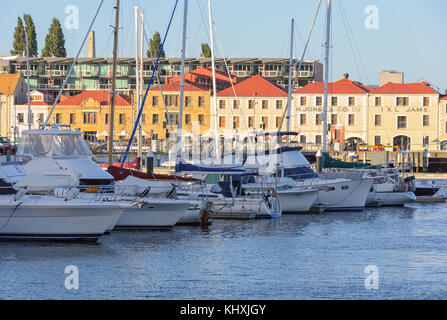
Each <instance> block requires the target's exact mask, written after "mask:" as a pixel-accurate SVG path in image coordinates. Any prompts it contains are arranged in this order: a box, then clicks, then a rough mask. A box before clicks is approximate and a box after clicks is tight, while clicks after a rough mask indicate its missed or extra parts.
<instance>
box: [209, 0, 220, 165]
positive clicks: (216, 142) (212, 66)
mask: <svg viewBox="0 0 447 320" xmlns="http://www.w3.org/2000/svg"><path fill="white" fill-rule="evenodd" d="M208 20H209V25H210V46H211V68H212V73H213V103H214V108H213V113H214V117H213V121H214V130H215V131H214V148H215V149H214V150H215V153H216V154H215V156H216V159H217V158H219V156H218V154H219V150H218V147H219V143H218V139H219V133H218V131H217V95H216V93H217V92H216V66H215V63H214V37H213V17H212V14H211V0H208Z"/></svg>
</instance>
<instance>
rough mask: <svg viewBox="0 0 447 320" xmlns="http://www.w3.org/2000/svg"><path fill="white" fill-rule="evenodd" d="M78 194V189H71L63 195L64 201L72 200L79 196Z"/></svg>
mask: <svg viewBox="0 0 447 320" xmlns="http://www.w3.org/2000/svg"><path fill="white" fill-rule="evenodd" d="M79 192H80V191H79V189H78V188H71V189H70V190H69V191H68V192H67V194H66V195H65V201H69V200H73V199H74V198H76V197H77V196H78V195H79Z"/></svg>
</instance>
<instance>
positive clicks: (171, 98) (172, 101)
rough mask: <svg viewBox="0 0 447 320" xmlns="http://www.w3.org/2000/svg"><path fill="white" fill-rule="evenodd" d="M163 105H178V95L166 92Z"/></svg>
mask: <svg viewBox="0 0 447 320" xmlns="http://www.w3.org/2000/svg"><path fill="white" fill-rule="evenodd" d="M165 105H166V106H167V107H175V106H177V105H178V95H174V94H166V95H165Z"/></svg>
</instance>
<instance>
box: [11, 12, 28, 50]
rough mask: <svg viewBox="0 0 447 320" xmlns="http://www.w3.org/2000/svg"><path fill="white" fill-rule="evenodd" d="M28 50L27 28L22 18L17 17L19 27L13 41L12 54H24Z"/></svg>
mask: <svg viewBox="0 0 447 320" xmlns="http://www.w3.org/2000/svg"><path fill="white" fill-rule="evenodd" d="M25 51H26V43H25V28H24V26H23V20H22V18H20V17H18V18H17V27H16V28H15V31H14V41H13V43H12V50H11V54H12V55H19V54H23V53H24V52H25Z"/></svg>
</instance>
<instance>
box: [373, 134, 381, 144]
mask: <svg viewBox="0 0 447 320" xmlns="http://www.w3.org/2000/svg"><path fill="white" fill-rule="evenodd" d="M381 144H382V139H381V137H380V136H374V145H376V146H379V145H381Z"/></svg>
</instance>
